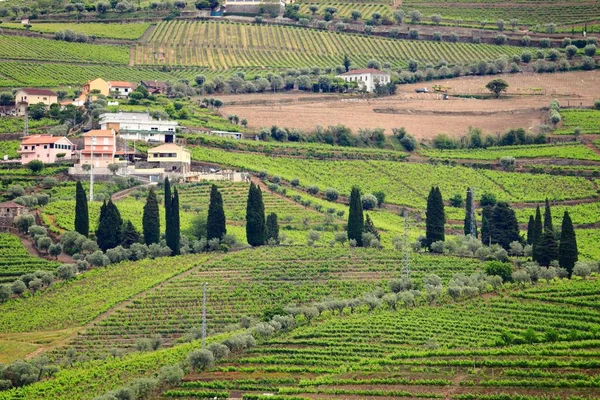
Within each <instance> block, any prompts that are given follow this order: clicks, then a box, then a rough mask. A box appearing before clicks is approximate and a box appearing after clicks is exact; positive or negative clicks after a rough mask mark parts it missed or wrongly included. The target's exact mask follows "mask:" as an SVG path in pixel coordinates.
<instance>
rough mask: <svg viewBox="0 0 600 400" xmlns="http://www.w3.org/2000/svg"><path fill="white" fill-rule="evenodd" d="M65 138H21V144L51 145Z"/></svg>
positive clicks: (41, 136) (45, 136) (44, 136)
mask: <svg viewBox="0 0 600 400" xmlns="http://www.w3.org/2000/svg"><path fill="white" fill-rule="evenodd" d="M62 138H64V136H52V135H32V136H25V137H23V138H21V144H49V143H56V142H57V141H59V140H60V139H62Z"/></svg>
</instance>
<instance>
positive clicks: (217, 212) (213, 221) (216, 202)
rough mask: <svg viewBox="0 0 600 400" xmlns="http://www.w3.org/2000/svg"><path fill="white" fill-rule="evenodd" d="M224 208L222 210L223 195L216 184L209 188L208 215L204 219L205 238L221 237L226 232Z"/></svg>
mask: <svg viewBox="0 0 600 400" xmlns="http://www.w3.org/2000/svg"><path fill="white" fill-rule="evenodd" d="M226 224H227V222H226V220H225V210H223V197H222V196H221V192H219V190H218V189H217V186H216V185H212V187H211V188H210V202H209V205H208V217H207V219H206V232H207V238H208V240H210V239H214V238H217V239H222V238H223V236H225V234H226V233H227V228H226Z"/></svg>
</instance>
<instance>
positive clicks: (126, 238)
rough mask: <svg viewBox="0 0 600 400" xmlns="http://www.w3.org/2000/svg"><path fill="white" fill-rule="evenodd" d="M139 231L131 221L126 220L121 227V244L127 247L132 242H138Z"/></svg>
mask: <svg viewBox="0 0 600 400" xmlns="http://www.w3.org/2000/svg"><path fill="white" fill-rule="evenodd" d="M139 241H140V233H139V232H138V231H137V229H135V226H133V224H132V223H131V221H129V220H127V221H125V222H124V223H123V227H122V228H121V246H123V247H125V248H126V249H128V248H129V247H130V246H131V245H132V244H134V243H139Z"/></svg>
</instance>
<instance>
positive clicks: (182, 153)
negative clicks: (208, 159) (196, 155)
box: [148, 143, 191, 174]
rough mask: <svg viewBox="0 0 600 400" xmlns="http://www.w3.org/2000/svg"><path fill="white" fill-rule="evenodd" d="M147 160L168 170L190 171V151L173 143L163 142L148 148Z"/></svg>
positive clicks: (183, 172)
mask: <svg viewBox="0 0 600 400" xmlns="http://www.w3.org/2000/svg"><path fill="white" fill-rule="evenodd" d="M148 162H149V163H158V165H159V167H160V168H164V169H165V170H166V171H168V172H179V173H182V174H185V173H188V172H190V164H191V157H190V152H189V151H187V150H186V149H184V148H183V147H181V146H178V145H176V144H174V143H165V144H163V145H162V146H158V147H153V148H151V149H148Z"/></svg>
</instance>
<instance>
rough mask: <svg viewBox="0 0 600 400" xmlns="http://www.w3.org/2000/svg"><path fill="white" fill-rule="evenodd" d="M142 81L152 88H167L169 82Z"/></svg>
mask: <svg viewBox="0 0 600 400" xmlns="http://www.w3.org/2000/svg"><path fill="white" fill-rule="evenodd" d="M140 83H141V84H142V85H144V86H147V87H151V88H157V89H166V88H167V82H162V81H140Z"/></svg>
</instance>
